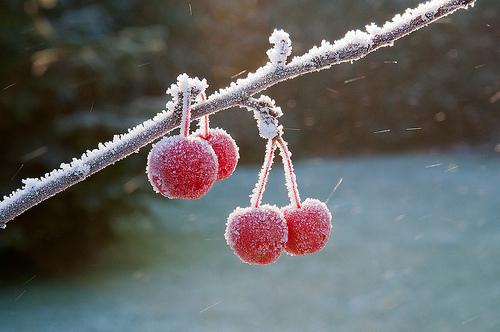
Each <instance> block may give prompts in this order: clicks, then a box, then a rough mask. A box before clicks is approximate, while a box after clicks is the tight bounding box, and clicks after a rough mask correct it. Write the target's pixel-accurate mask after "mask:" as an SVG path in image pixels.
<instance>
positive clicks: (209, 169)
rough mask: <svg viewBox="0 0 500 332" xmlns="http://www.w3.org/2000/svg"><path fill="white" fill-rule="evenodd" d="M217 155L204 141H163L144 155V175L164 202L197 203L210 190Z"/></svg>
mask: <svg viewBox="0 0 500 332" xmlns="http://www.w3.org/2000/svg"><path fill="white" fill-rule="evenodd" d="M218 167H219V166H218V162H217V155H216V154H215V152H214V150H213V149H212V147H211V146H210V145H209V144H207V143H206V142H205V141H203V140H201V139H199V138H195V137H184V136H182V135H176V136H170V137H165V138H163V139H162V140H161V141H159V142H158V143H156V144H155V145H154V146H153V149H152V150H151V152H150V153H149V155H148V166H147V168H146V173H147V174H148V178H149V182H151V184H152V185H153V188H154V189H155V191H157V192H160V193H161V194H162V195H164V196H166V197H168V198H183V199H198V198H201V197H203V196H205V194H206V193H208V192H209V191H210V189H211V188H212V186H213V184H214V182H215V180H216V178H217V171H218Z"/></svg>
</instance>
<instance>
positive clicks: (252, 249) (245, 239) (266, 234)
mask: <svg viewBox="0 0 500 332" xmlns="http://www.w3.org/2000/svg"><path fill="white" fill-rule="evenodd" d="M224 237H225V238H226V241H227V244H228V245H229V246H230V247H231V249H233V251H234V253H235V254H236V256H238V257H239V258H240V259H241V260H242V261H243V262H245V263H248V264H260V265H266V264H271V263H274V262H275V261H276V260H277V259H278V258H279V257H280V256H281V254H282V253H283V250H284V248H285V244H286V242H287V238H288V231H287V226H286V222H285V219H283V216H282V214H281V213H280V211H279V209H278V208H277V207H276V206H275V205H273V206H271V205H267V204H266V205H261V206H259V207H247V208H241V207H237V208H236V209H235V210H234V211H233V212H232V213H231V214H230V215H229V217H228V219H227V224H226V233H225V234H224Z"/></svg>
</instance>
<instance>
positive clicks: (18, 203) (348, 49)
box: [0, 0, 475, 228]
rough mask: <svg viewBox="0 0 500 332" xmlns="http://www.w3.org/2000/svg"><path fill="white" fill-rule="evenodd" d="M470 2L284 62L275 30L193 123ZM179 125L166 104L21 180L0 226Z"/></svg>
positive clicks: (433, 6) (440, 4)
mask: <svg viewBox="0 0 500 332" xmlns="http://www.w3.org/2000/svg"><path fill="white" fill-rule="evenodd" d="M474 2H475V0H433V1H429V2H427V3H425V4H421V5H419V6H418V7H417V8H415V9H407V10H406V11H405V13H404V14H402V15H396V16H395V17H394V18H393V19H392V21H390V22H386V23H385V24H384V25H383V26H382V27H378V26H376V25H375V24H373V23H372V24H371V25H367V26H366V27H365V28H366V31H360V30H356V31H349V32H348V33H347V34H346V35H345V37H344V38H342V39H340V40H337V41H335V42H334V43H333V44H331V43H329V42H327V41H323V42H322V43H321V46H320V47H313V48H312V49H311V50H309V51H308V52H307V53H306V54H304V55H302V56H299V57H294V58H293V59H292V60H291V61H290V62H288V63H286V60H287V57H288V56H289V55H290V54H291V51H292V47H291V41H290V38H289V35H288V34H287V33H286V32H284V31H283V30H275V31H274V32H273V34H272V35H271V37H270V38H269V41H270V43H271V44H274V47H273V48H272V49H270V50H269V51H268V52H267V55H268V56H269V60H270V61H269V62H268V63H267V64H266V65H264V66H263V67H261V68H259V69H257V71H255V73H250V74H249V75H248V76H247V77H246V78H244V79H238V80H237V81H236V82H233V83H231V85H230V86H229V87H227V88H225V89H221V90H219V91H218V92H216V93H214V94H212V95H211V96H210V97H209V98H208V99H207V100H205V101H201V102H199V103H197V104H196V105H194V106H193V107H192V109H191V115H192V119H193V120H194V119H198V118H200V117H202V116H205V115H208V114H212V113H215V112H218V111H221V110H224V109H228V108H231V107H234V106H243V107H249V106H250V107H251V105H252V103H253V102H255V101H258V100H259V99H250V97H251V96H253V95H255V94H257V93H259V92H261V91H264V90H266V89H267V88H269V87H270V86H272V85H275V84H277V83H279V82H282V81H286V80H289V79H292V78H294V77H297V76H300V75H304V74H307V73H311V72H315V71H319V70H323V69H327V68H330V67H331V66H332V65H335V64H338V63H341V62H346V61H351V62H352V61H355V60H358V59H360V58H362V57H364V56H365V55H367V54H368V53H370V52H373V51H375V50H377V49H378V48H381V47H385V46H392V45H393V43H394V41H395V40H397V39H399V38H401V37H403V36H405V35H408V34H409V33H411V32H413V31H416V30H418V29H420V28H422V27H424V26H426V25H428V24H430V23H432V22H434V21H435V20H437V19H439V18H442V17H444V16H446V15H448V14H450V13H452V12H454V11H456V10H457V9H460V8H467V7H468V6H473V5H474ZM204 84H205V85H206V83H204ZM261 101H262V100H261ZM180 122H181V116H180V114H178V112H174V111H173V110H170V109H168V104H167V111H162V112H160V113H159V114H157V115H156V116H155V117H154V118H153V119H151V120H147V121H145V122H144V123H142V124H140V125H138V126H136V127H135V128H132V129H130V130H129V131H128V133H125V134H122V135H115V136H114V138H113V140H112V141H110V142H107V143H104V144H102V143H99V145H98V147H97V148H96V149H94V150H92V151H87V152H86V153H84V154H83V155H82V156H81V158H80V159H76V158H74V159H73V161H72V162H71V163H70V164H65V163H63V164H61V166H60V168H59V169H56V170H53V171H52V172H50V173H47V174H45V176H43V177H41V178H38V179H25V180H23V181H22V182H23V184H24V186H23V187H22V188H20V189H18V190H16V191H14V192H13V193H12V194H10V195H9V196H4V199H3V201H1V202H0V228H5V225H6V223H7V222H8V221H10V220H12V219H13V218H15V217H16V216H18V215H20V214H21V213H23V212H24V211H26V210H28V209H30V208H31V207H33V206H34V205H36V204H38V203H40V202H42V201H43V200H45V199H47V198H49V197H51V196H54V195H55V194H57V193H59V192H61V191H63V190H65V189H66V188H68V187H70V186H72V185H74V184H76V183H78V182H80V181H83V180H84V179H86V178H87V177H88V176H90V175H92V174H94V173H96V172H98V171H100V170H101V169H103V168H105V167H107V166H109V165H112V164H114V163H115V162H117V161H119V160H121V159H123V158H125V157H127V156H129V155H131V154H132V153H134V152H137V151H138V150H139V149H140V148H142V147H143V146H145V145H147V144H149V143H151V142H153V141H154V140H156V139H157V138H160V137H162V136H164V135H165V134H167V133H168V132H170V131H171V130H173V129H175V128H177V127H179V125H180Z"/></svg>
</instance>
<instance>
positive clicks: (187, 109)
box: [181, 91, 191, 137]
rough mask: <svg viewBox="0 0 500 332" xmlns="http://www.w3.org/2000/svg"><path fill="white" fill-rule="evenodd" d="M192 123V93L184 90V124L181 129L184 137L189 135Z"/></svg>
mask: <svg viewBox="0 0 500 332" xmlns="http://www.w3.org/2000/svg"><path fill="white" fill-rule="evenodd" d="M190 123H191V94H190V93H188V92H187V91H183V92H182V124H181V131H182V135H183V136H184V137H187V136H188V135H189V124H190Z"/></svg>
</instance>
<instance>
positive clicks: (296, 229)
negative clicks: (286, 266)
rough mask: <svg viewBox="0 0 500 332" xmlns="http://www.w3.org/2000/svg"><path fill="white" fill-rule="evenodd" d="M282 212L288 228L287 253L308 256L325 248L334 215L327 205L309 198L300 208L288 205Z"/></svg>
mask: <svg viewBox="0 0 500 332" xmlns="http://www.w3.org/2000/svg"><path fill="white" fill-rule="evenodd" d="M281 212H282V213H283V216H284V217H285V220H286V223H287V226H288V241H287V243H286V248H285V251H286V252H287V253H289V254H291V255H306V254H312V253H315V252H318V251H320V250H321V249H323V248H324V247H325V245H326V243H327V242H328V238H329V237H330V231H331V229H332V215H331V213H330V211H329V210H328V207H327V206H326V204H325V203H323V202H321V201H319V200H317V199H314V198H307V199H306V200H305V201H304V202H302V204H301V207H300V208H297V207H296V206H292V205H288V206H285V207H284V208H282V209H281Z"/></svg>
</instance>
